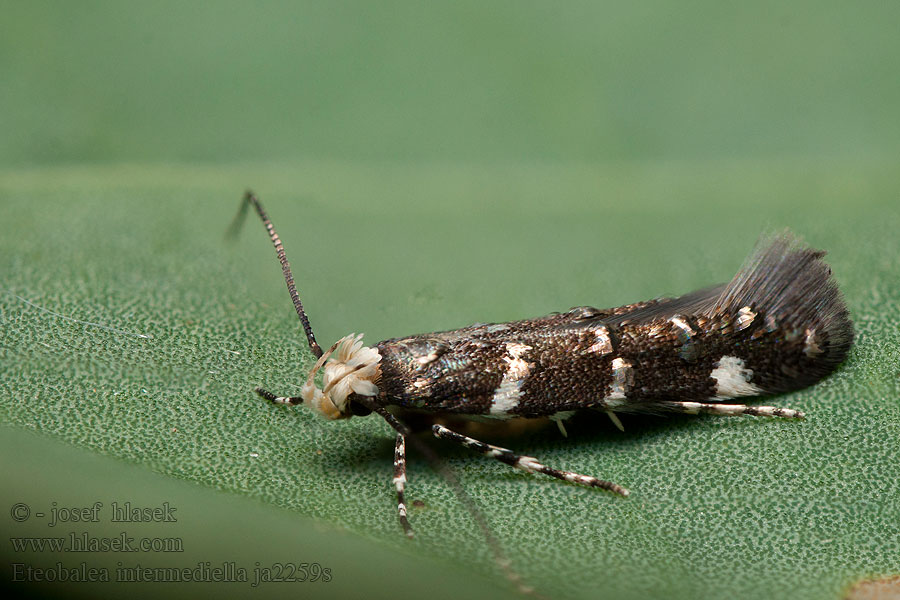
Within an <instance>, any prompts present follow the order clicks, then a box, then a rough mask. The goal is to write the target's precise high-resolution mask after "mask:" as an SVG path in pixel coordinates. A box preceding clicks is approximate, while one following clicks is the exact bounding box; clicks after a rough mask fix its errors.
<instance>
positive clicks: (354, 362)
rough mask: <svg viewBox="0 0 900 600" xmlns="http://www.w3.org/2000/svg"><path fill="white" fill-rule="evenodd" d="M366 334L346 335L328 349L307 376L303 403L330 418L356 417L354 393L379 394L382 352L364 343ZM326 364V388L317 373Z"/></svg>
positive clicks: (324, 382) (302, 393)
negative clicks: (350, 399)
mask: <svg viewBox="0 0 900 600" xmlns="http://www.w3.org/2000/svg"><path fill="white" fill-rule="evenodd" d="M362 337H363V334H359V335H356V334H353V333H351V334H350V335H347V336H344V337H342V338H341V339H340V340H338V341H337V342H336V343H335V344H334V345H333V346H332V347H331V348H329V349H328V351H327V352H325V353H324V354H323V355H322V356H321V357H320V358H319V360H317V361H316V364H315V365H313V368H312V369H310V371H309V375H307V377H306V383H305V384H303V388H302V389H301V391H300V396H301V397H302V398H303V402H304V403H305V404H307V405H308V406H310V407H311V408H312V409H313V410H314V411H316V412H317V413H319V414H321V415H322V416H324V417H325V418H326V419H343V418H347V417H351V416H353V413H352V412H351V410H350V401H349V399H348V398H349V396H350V394H353V393H355V394H359V395H360V396H377V395H378V386H377V385H375V382H376V381H378V379H379V377H381V368H380V367H379V363H380V362H381V354H379V353H378V350H376V349H375V348H369V347H367V346H363V343H362ZM323 367H324V372H323V375H322V387H321V388H320V387H318V386H317V385H316V374H317V373H318V371H319V369H322V368H323Z"/></svg>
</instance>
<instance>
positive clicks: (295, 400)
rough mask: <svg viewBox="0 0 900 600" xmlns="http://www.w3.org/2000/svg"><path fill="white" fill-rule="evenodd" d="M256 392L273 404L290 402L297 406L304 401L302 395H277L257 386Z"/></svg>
mask: <svg viewBox="0 0 900 600" xmlns="http://www.w3.org/2000/svg"><path fill="white" fill-rule="evenodd" d="M256 393H257V394H259V395H260V396H261V397H263V398H265V399H266V400H268V401H269V402H271V403H272V404H290V405H291V406H297V405H298V404H301V403H302V402H303V398H301V397H300V396H290V397H287V396H276V395H275V394H273V393H272V392H268V391H266V390H264V389H262V388H256Z"/></svg>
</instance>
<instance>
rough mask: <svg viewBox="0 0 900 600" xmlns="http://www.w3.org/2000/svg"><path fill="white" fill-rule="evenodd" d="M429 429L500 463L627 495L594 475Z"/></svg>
mask: <svg viewBox="0 0 900 600" xmlns="http://www.w3.org/2000/svg"><path fill="white" fill-rule="evenodd" d="M431 431H432V433H434V435H435V437H438V438H441V439H445V440H450V441H452V442H456V443H457V444H459V445H461V446H464V447H465V448H469V449H470V450H474V451H475V452H479V453H481V454H483V455H485V456H488V457H490V458H496V459H497V460H499V461H500V462H502V463H506V464H508V465H510V466H513V467H516V468H517V469H522V470H523V471H528V472H529V473H543V474H544V475H549V476H550V477H555V478H556V479H562V480H563V481H570V482H572V483H580V484H582V485H587V486H590V487H598V488H602V489H604V490H609V491H610V492H614V493H616V494H619V495H620V496H627V495H628V490H626V489H625V488H623V487H622V486H619V485H616V484H615V483H612V482H610V481H604V480H603V479H597V478H596V477H591V476H590V475H581V474H579V473H573V472H571V471H560V470H558V469H552V468H550V467H548V466H546V465H543V464H541V463H539V462H538V461H537V459H536V458H533V457H531V456H521V455H519V454H516V453H514V452H513V451H512V450H508V449H506V448H501V447H499V446H493V445H491V444H486V443H485V442H480V441H478V440H476V439H475V438H470V437H468V436H465V435H463V434H461V433H456V432H455V431H451V430H450V429H447V428H446V427H444V426H443V425H433V426H432V428H431Z"/></svg>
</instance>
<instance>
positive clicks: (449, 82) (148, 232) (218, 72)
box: [0, 1, 900, 599]
mask: <svg viewBox="0 0 900 600" xmlns="http://www.w3.org/2000/svg"><path fill="white" fill-rule="evenodd" d="M0 14H2V15H3V17H2V19H0V83H2V85H0V131H2V135H0V288H2V290H0V419H2V422H3V427H2V428H0V432H2V438H0V446H2V448H3V456H4V459H3V464H2V467H3V481H4V486H3V495H2V498H3V503H4V504H3V506H2V507H0V508H2V509H3V511H7V510H8V507H9V506H11V505H12V504H14V503H17V502H24V503H26V504H28V505H29V506H32V508H33V510H35V511H36V510H39V509H40V508H43V509H48V507H49V506H51V503H52V502H57V505H58V506H89V505H91V504H92V503H93V502H94V501H102V502H104V504H105V505H106V506H109V503H110V502H111V501H112V500H118V501H120V502H124V501H131V502H132V503H135V504H137V503H143V504H145V505H147V506H153V505H159V504H160V503H162V502H169V503H170V504H172V505H175V506H178V507H179V510H180V511H181V512H180V513H179V515H182V517H183V518H182V519H181V520H180V521H179V522H178V523H177V524H172V526H171V527H169V526H168V525H169V524H165V525H164V524H146V525H141V526H138V525H129V526H127V527H119V526H117V525H115V524H110V523H109V522H108V521H104V522H102V523H99V524H71V526H67V527H66V528H65V532H64V533H66V534H67V533H68V532H82V531H87V532H89V533H90V534H91V535H95V536H102V535H112V536H114V535H117V534H118V533H119V532H120V530H121V529H123V528H124V529H127V531H128V532H129V535H150V536H177V537H180V538H182V539H183V540H184V544H185V552H184V553H182V554H179V555H178V556H175V557H174V558H173V556H172V555H170V554H165V553H148V554H140V555H139V556H136V555H128V556H123V555H121V554H116V553H88V554H80V555H74V554H73V553H61V554H54V553H51V552H15V551H14V550H13V549H12V546H11V545H9V546H8V545H7V542H6V541H5V540H0V541H2V542H3V544H2V546H0V547H4V548H5V550H3V552H2V553H0V554H2V555H3V557H4V559H7V562H8V563H9V564H11V563H16V562H18V563H23V564H24V563H27V564H33V565H36V566H41V565H43V566H48V565H49V566H52V565H54V564H56V562H57V561H60V562H61V563H63V564H66V565H68V564H71V563H74V564H77V563H80V562H82V561H84V562H86V563H88V564H89V565H96V566H105V567H108V568H110V569H115V567H116V565H117V563H118V562H122V563H125V564H126V565H131V564H133V563H135V562H141V563H142V564H145V565H153V566H177V567H192V566H195V565H196V564H197V562H198V561H211V562H223V561H233V562H234V563H236V564H237V565H243V566H245V567H247V568H248V569H250V570H251V571H252V568H253V567H254V565H255V564H256V563H259V564H261V565H266V564H271V563H273V562H277V561H281V562H292V561H293V562H304V561H305V562H310V561H318V562H320V563H322V564H323V565H325V566H327V567H330V568H331V569H332V571H333V572H334V581H333V583H332V584H326V585H312V584H286V583H280V584H270V585H269V586H261V587H257V588H252V587H251V586H249V585H247V584H242V583H225V584H208V585H201V584H195V585H194V586H193V587H185V586H180V587H179V586H174V585H172V584H163V583H154V584H147V585H145V586H142V587H137V586H134V585H133V584H131V585H128V586H125V587H117V586H115V585H113V584H102V583H101V584H94V585H90V584H75V583H69V584H65V585H60V584H46V583H42V584H34V583H31V584H26V583H23V582H18V583H14V585H16V586H17V587H16V588H15V591H16V592H18V593H32V594H44V595H63V596H67V597H72V596H84V597H96V596H104V597H112V596H117V595H122V594H123V593H128V594H131V595H138V596H146V597H158V596H159V595H160V594H162V593H165V594H168V595H172V596H190V595H198V594H199V595H207V596H209V595H217V596H221V594H228V595H235V596H248V595H257V594H259V595H261V594H266V595H267V596H271V595H284V596H287V595H291V596H296V595H297V594H302V595H305V596H311V597H314V596H318V597H349V596H350V595H352V594H354V593H355V592H358V591H359V590H360V589H362V590H365V591H366V592H367V593H369V594H370V595H372V596H373V597H396V594H397V590H398V589H402V590H404V591H405V592H406V593H408V594H409V595H425V594H427V595H429V596H431V597H440V598H444V597H446V598H450V597H453V598H456V597H459V596H466V597H472V598H476V597H498V595H503V594H508V595H511V592H509V591H508V586H507V584H506V583H505V581H504V580H503V577H502V575H501V574H500V573H499V572H498V570H497V568H496V567H495V566H494V565H493V563H492V561H491V557H490V553H489V552H488V550H487V549H486V547H485V542H484V539H483V537H482V536H481V534H480V532H479V530H478V527H477V526H476V525H475V524H474V522H473V521H472V519H471V517H470V516H469V515H468V513H467V512H466V511H465V509H464V508H463V507H462V506H461V504H460V503H459V501H458V499H456V498H455V497H454V496H453V493H452V491H451V490H450V487H449V486H448V485H447V483H446V482H444V481H443V480H442V479H441V478H440V477H438V476H437V475H435V474H434V473H433V472H431V470H430V469H429V468H428V465H427V464H426V463H425V462H424V461H423V460H421V459H420V458H419V457H417V456H415V455H413V456H411V459H410V487H409V489H408V492H409V495H410V500H414V499H418V500H422V501H424V502H425V506H424V507H423V508H418V507H417V508H415V509H413V512H412V515H411V518H412V521H413V525H414V527H415V528H416V531H417V533H418V536H417V538H416V539H415V540H414V541H413V542H407V541H406V540H405V539H403V537H402V535H401V533H400V529H399V526H398V524H397V523H396V518H395V515H394V510H395V506H394V505H393V499H392V493H391V488H390V485H389V484H390V474H391V449H392V436H391V435H390V432H389V431H388V429H387V426H386V425H384V424H383V423H380V422H378V421H376V420H374V419H352V420H349V421H346V422H340V423H327V422H324V421H321V420H319V419H317V418H315V417H314V416H313V415H311V414H309V413H308V412H307V411H303V410H299V409H298V410H293V411H291V410H285V409H280V408H277V407H271V406H268V405H266V404H265V403H263V402H261V401H259V399H257V398H256V397H255V396H254V395H253V394H252V392H251V391H250V390H252V388H253V387H254V386H256V385H265V386H267V387H269V388H271V389H273V391H276V392H279V393H286V394H288V393H297V392H298V391H299V386H300V383H301V379H302V375H303V374H304V373H305V371H306V369H307V368H308V365H309V364H310V355H309V353H308V352H307V350H306V348H305V344H304V341H303V338H302V335H301V334H300V331H299V327H298V326H297V323H296V317H295V316H294V315H293V311H292V310H291V307H290V303H289V299H288V297H287V294H286V293H285V291H284V284H283V281H282V280H281V279H280V269H279V268H278V265H277V263H276V261H275V258H274V253H273V252H272V249H271V246H270V245H268V241H267V240H266V239H265V235H264V233H263V232H262V229H261V227H260V226H259V224H258V223H255V222H253V223H247V227H246V229H247V231H245V232H244V233H243V235H242V237H241V239H240V240H239V241H238V242H236V243H234V244H226V243H225V242H224V241H223V239H222V234H223V232H224V230H225V228H226V227H227V225H228V223H229V222H230V219H231V217H232V215H233V212H234V211H235V209H236V208H237V204H238V199H239V197H240V194H241V192H242V191H243V189H245V188H246V187H248V186H250V187H253V188H254V189H256V190H257V191H258V192H259V193H260V195H261V197H262V199H263V201H264V202H265V204H266V206H267V208H268V210H269V212H270V214H271V216H272V218H273V220H274V221H275V224H276V226H277V227H278V230H279V232H280V234H281V237H282V239H283V240H284V241H285V244H286V247H287V251H288V256H289V257H290V258H291V260H292V263H293V265H294V268H295V276H296V278H297V281H298V283H299V287H300V292H301V294H302V296H303V299H304V304H305V305H306V306H307V308H308V310H309V313H310V317H311V319H312V321H313V325H314V327H315V328H316V332H317V335H318V338H319V340H320V342H322V343H324V344H328V343H330V342H331V341H332V340H335V339H337V338H338V337H340V336H342V335H345V334H346V333H348V332H350V331H365V332H366V334H367V338H366V339H367V340H369V341H370V342H374V341H377V340H378V339H383V338H387V337H393V336H399V335H405V334H412V333H417V332H421V331H429V330H437V329H447V328H454V327H460V326H464V325H467V324H470V323H472V322H475V321H504V320H511V319H515V318H525V317H530V316H535V315H539V314H545V313H548V312H550V311H554V310H566V309H567V308H569V307H570V306H574V305H584V304H590V305H597V306H612V305H617V304H623V303H626V302H631V301H636V300H639V299H645V298H650V297H654V296H660V295H665V294H678V293H682V292H686V291H689V290H691V289H694V288H697V287H701V286H705V285H709V284H712V283H715V282H719V281H723V280H726V279H728V278H729V277H730V276H731V275H732V274H733V273H734V271H735V269H736V268H737V266H738V265H739V264H740V262H741V260H742V258H743V257H744V256H745V255H746V253H747V252H748V251H749V249H750V248H751V247H752V245H753V243H754V241H755V239H756V237H757V236H758V235H759V233H760V232H761V231H762V230H764V229H765V228H773V227H775V228H779V227H784V226H790V227H791V228H793V229H794V230H795V231H797V232H798V233H799V234H800V235H802V236H804V237H805V238H806V239H807V240H808V241H809V242H810V243H812V244H813V245H815V246H818V247H821V248H824V249H826V250H828V251H829V257H828V260H829V263H830V264H831V265H832V266H833V268H834V271H835V275H836V278H837V280H838V282H839V283H840V285H841V288H842V289H843V291H844V293H845V296H846V299H847V303H848V305H849V307H850V309H851V313H852V315H853V318H854V320H855V322H856V325H857V332H858V339H857V344H856V346H855V347H854V349H853V351H852V352H851V355H850V358H849V360H848V361H847V364H846V365H845V366H844V367H843V368H841V369H840V370H839V371H838V373H836V374H835V375H834V376H832V377H831V378H829V379H828V380H826V381H824V382H823V383H821V384H820V385H817V386H815V387H813V388H811V389H808V390H804V391H801V392H798V393H794V394H788V395H785V396H783V397H778V398H775V399H772V401H771V402H772V403H776V404H778V405H782V406H790V407H794V408H799V409H802V410H804V411H806V412H807V413H808V414H809V418H808V419H807V420H806V421H804V422H802V423H786V422H772V421H764V420H758V419H751V418H748V419H715V418H673V419H665V420H663V419H655V418H630V419H627V420H625V426H626V432H625V433H624V434H622V433H620V432H618V431H617V430H615V429H614V428H613V427H612V426H611V425H610V424H609V423H607V422H604V421H602V420H599V421H586V422H582V423H573V424H571V425H570V426H569V427H568V429H569V432H570V437H569V438H568V439H563V438H561V437H560V436H559V434H558V432H557V431H556V430H555V428H551V429H548V430H543V431H538V432H532V433H530V434H528V435H525V436H522V437H519V438H514V439H501V438H497V441H499V442H500V443H502V444H503V445H507V446H511V447H513V448H516V449H518V450H521V451H523V452H525V453H528V454H531V455H534V456H538V457H540V458H543V459H545V460H546V462H548V463H549V464H551V465H553V466H559V467H561V468H569V469H572V470H576V471H581V472H585V473H590V474H596V475H598V476H601V477H604V478H607V479H611V480H613V481H616V482H617V483H620V484H622V485H625V486H626V487H628V488H630V489H631V491H632V496H631V497H629V498H628V499H626V500H623V499H619V498H613V497H611V496H608V495H605V494H602V493H597V492H596V491H595V490H584V489H580V488H577V487H574V486H566V485H560V484H558V482H553V481H543V480H541V479H539V478H535V477H530V476H528V475H526V474H522V473H515V472H510V471H509V469H508V468H506V467H504V466H503V465H499V464H493V463H491V462H488V461H484V460H481V459H479V458H478V457H475V456H470V455H468V454H466V453H465V452H462V451H458V450H456V449H453V448H449V447H447V446H445V445H440V444H436V445H435V447H436V448H437V449H438V450H439V451H440V452H441V453H442V454H444V455H446V456H447V457H448V462H449V464H450V465H451V466H452V467H453V468H454V469H455V471H456V472H457V473H458V474H459V477H460V479H461V481H462V484H463V486H464V487H465V488H466V490H467V491H468V492H469V493H470V494H471V495H472V496H473V497H474V499H475V501H476V502H477V503H478V504H479V506H481V507H482V509H483V510H484V512H485V514H486V517H487V520H488V522H489V523H490V524H491V526H492V527H493V528H494V530H495V533H496V535H497V537H498V539H499V541H500V544H501V545H502V546H503V548H504V550H505V551H506V553H507V554H508V555H509V556H510V558H511V559H512V561H513V565H514V567H515V568H516V569H517V570H518V571H519V572H521V573H522V575H523V576H524V578H525V580H526V581H527V582H528V583H529V584H531V585H534V586H535V587H536V588H537V589H538V590H539V592H540V593H541V594H543V595H545V596H548V597H558V598H594V597H599V596H608V597H616V598H647V597H659V598H698V597H699V598H721V597H736V598H809V599H819V598H839V597H841V596H842V595H843V593H844V592H845V590H846V589H847V587H848V586H849V585H851V584H852V583H853V582H854V581H856V580H858V579H861V578H866V577H874V576H881V575H890V574H896V573H898V572H900V484H898V481H900V461H898V460H897V456H898V450H900V442H898V439H900V438H898V436H900V368H898V365H900V333H898V328H897V317H898V313H900V285H898V282H897V273H898V267H900V240H898V236H897V231H898V229H900V179H898V176H897V173H898V167H900V160H898V156H900V154H898V151H900V109H898V108H897V107H898V106H900V78H898V77H897V73H900V41H898V36H897V27H898V24H900V7H898V6H897V5H895V4H892V3H874V2H873V3H856V4H849V3H838V2H833V3H822V2H815V3H813V2H795V3H791V4H790V5H785V4H783V3H753V4H752V5H746V4H745V3H732V2H678V3H675V2H672V3H665V2H645V3H632V4H630V5H625V4H612V3H609V4H602V3H596V2H584V3H579V2H566V3H544V2H490V3H476V2H453V3H444V4H438V3H417V2H387V3H377V4H375V3H362V2H328V3H301V2H259V3H254V4H248V3H237V2H225V1H221V2H206V3H201V2H154V3H121V2H79V3H63V2H9V1H3V2H0ZM110 328H112V329H110ZM136 334H143V335H147V336H150V337H138V336H137V335H136ZM185 481H186V482H188V483H185ZM3 514H4V515H6V514H7V512H4V513H3ZM0 522H2V523H3V527H2V531H3V533H4V538H5V537H22V536H49V535H56V534H57V533H56V532H58V531H61V529H51V528H49V527H48V526H47V525H46V523H44V522H41V521H39V520H37V519H36V518H31V519H30V520H28V521H26V522H17V521H15V520H14V519H12V516H10V517H5V516H4V517H3V518H2V519H0ZM7 532H8V533H7ZM5 568H6V565H5ZM11 574H12V570H11V567H10V568H9V569H7V570H5V571H4V581H6V579H7V578H8V577H10V576H11ZM7 583H8V582H7ZM298 586H300V587H298Z"/></svg>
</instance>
